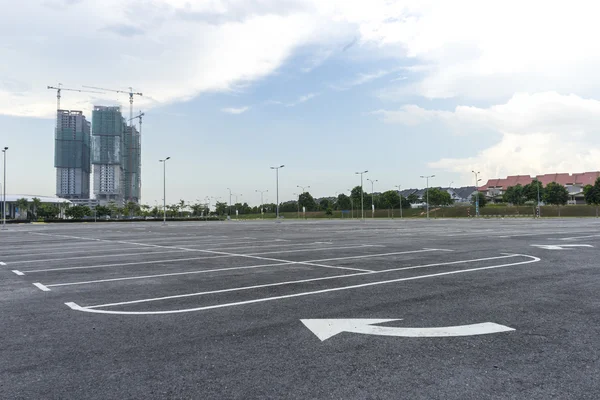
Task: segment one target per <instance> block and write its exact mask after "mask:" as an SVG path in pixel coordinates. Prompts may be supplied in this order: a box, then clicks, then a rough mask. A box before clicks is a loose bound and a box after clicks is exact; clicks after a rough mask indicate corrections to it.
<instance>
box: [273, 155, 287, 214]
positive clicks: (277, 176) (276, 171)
mask: <svg viewBox="0 0 600 400" xmlns="http://www.w3.org/2000/svg"><path fill="white" fill-rule="evenodd" d="M283 167H285V165H283V164H282V165H280V166H279V167H271V169H274V170H275V176H276V178H275V180H276V190H277V219H279V169H280V168H283Z"/></svg>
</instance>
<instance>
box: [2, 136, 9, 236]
mask: <svg viewBox="0 0 600 400" xmlns="http://www.w3.org/2000/svg"><path fill="white" fill-rule="evenodd" d="M6 150H8V147H5V148H4V149H2V155H3V156H4V180H3V183H2V230H5V229H6Z"/></svg>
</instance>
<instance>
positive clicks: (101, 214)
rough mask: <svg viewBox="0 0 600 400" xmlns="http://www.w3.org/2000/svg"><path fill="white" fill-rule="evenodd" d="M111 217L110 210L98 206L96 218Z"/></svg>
mask: <svg viewBox="0 0 600 400" xmlns="http://www.w3.org/2000/svg"><path fill="white" fill-rule="evenodd" d="M107 215H110V208H108V207H106V206H96V217H97V218H103V217H106V216H107Z"/></svg>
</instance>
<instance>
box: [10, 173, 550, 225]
mask: <svg viewBox="0 0 600 400" xmlns="http://www.w3.org/2000/svg"><path fill="white" fill-rule="evenodd" d="M4 168H5V169H6V166H4ZM536 181H537V183H536V186H537V214H538V215H537V216H538V218H540V217H541V216H542V213H541V210H540V181H538V180H537V178H536Z"/></svg>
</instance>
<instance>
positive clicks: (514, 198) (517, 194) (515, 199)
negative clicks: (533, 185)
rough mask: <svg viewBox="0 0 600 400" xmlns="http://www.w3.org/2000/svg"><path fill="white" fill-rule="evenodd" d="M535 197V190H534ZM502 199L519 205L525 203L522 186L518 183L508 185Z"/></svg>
mask: <svg viewBox="0 0 600 400" xmlns="http://www.w3.org/2000/svg"><path fill="white" fill-rule="evenodd" d="M536 198H537V190H536ZM502 200H503V201H505V202H507V203H511V204H512V205H515V206H520V205H522V204H524V203H525V200H526V199H525V195H524V193H523V186H521V185H520V184H518V185H515V186H509V187H508V188H507V189H506V191H505V192H504V194H503V195H502Z"/></svg>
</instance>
